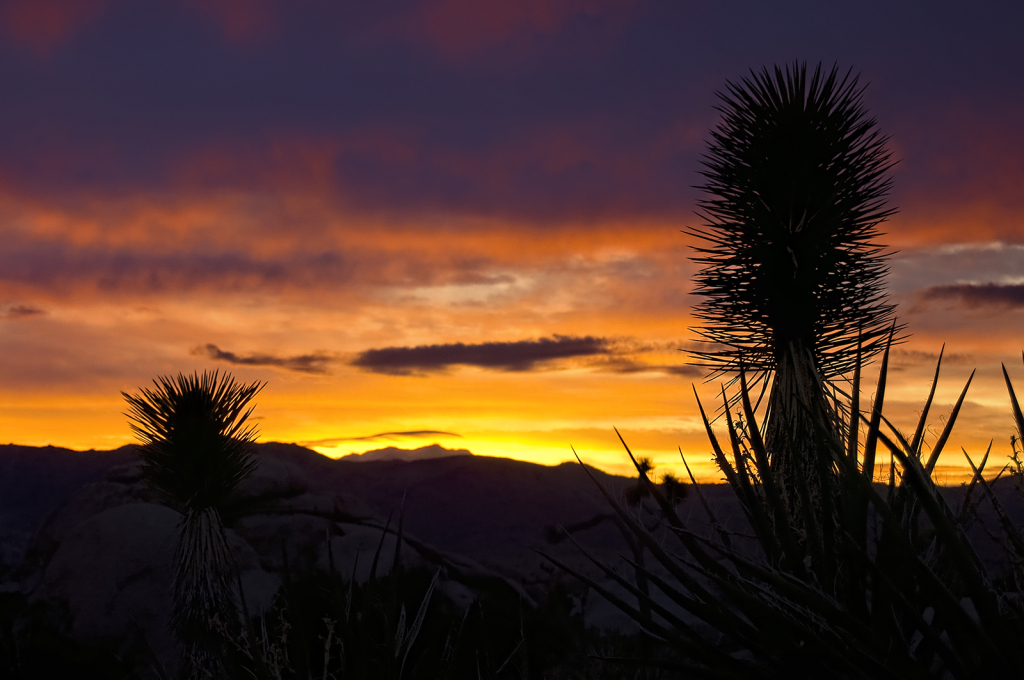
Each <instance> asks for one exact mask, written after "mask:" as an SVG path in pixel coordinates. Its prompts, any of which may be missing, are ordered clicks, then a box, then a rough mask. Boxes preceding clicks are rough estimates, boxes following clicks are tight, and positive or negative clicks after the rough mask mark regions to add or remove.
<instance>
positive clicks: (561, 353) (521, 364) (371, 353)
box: [352, 335, 612, 375]
mask: <svg viewBox="0 0 1024 680" xmlns="http://www.w3.org/2000/svg"><path fill="white" fill-rule="evenodd" d="M611 352H612V349H611V348H610V343H609V341H608V340H607V339H606V338H595V337H592V336H589V335H588V336H586V337H573V336H565V335H556V336H554V337H552V338H541V339H540V340H519V341H517V342H484V343H480V344H477V345H466V344H464V343H461V342H459V343H454V344H447V345H419V346H416V347H383V348H381V349H369V350H366V351H365V352H362V353H361V354H360V355H359V356H358V357H356V359H355V360H354V361H352V365H353V366H356V367H358V368H362V369H365V370H367V371H372V372H374V373H386V374H389V375H412V374H415V373H428V372H434V371H443V370H445V369H448V368H450V367H452V366H456V365H459V366H478V367H480V368H490V369H495V370H499V371H528V370H530V369H532V368H534V367H535V366H536V365H537V364H538V363H541V362H544V361H550V360H553V359H570V358H573V357H587V356H595V355H602V354H610V353H611Z"/></svg>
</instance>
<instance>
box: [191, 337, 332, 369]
mask: <svg viewBox="0 0 1024 680" xmlns="http://www.w3.org/2000/svg"><path fill="white" fill-rule="evenodd" d="M192 354H195V355H200V356H201V355H206V356H208V357H210V358H211V359H213V360H214V361H224V362H227V363H229V364H233V365H235V366H270V367H273V368H284V369H287V370H289V371H298V372H300V373H321V374H322V373H327V366H328V364H330V363H331V362H332V361H333V360H334V358H333V357H331V356H329V355H327V354H300V355H298V356H293V357H277V356H273V355H271V354H250V355H249V356H239V355H238V354H235V353H234V352H228V351H225V350H222V349H221V348H220V347H217V345H214V344H207V345H204V346H200V347H196V348H195V349H194V350H192Z"/></svg>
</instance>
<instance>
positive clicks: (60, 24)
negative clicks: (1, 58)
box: [0, 0, 109, 56]
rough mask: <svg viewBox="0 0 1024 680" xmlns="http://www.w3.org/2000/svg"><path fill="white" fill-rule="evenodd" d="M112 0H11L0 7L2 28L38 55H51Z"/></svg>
mask: <svg viewBox="0 0 1024 680" xmlns="http://www.w3.org/2000/svg"><path fill="white" fill-rule="evenodd" d="M108 4H109V0H9V1H8V2H6V3H4V5H3V6H2V7H0V19H2V25H3V30H4V32H5V33H7V34H8V35H9V36H10V37H11V38H12V39H13V40H14V41H15V42H17V43H18V44H20V45H22V46H23V47H26V48H28V49H29V50H31V51H33V52H35V53H36V54H37V55H39V56H46V55H47V54H50V52H52V51H53V50H54V48H56V47H57V46H58V45H60V44H61V43H63V42H64V41H66V40H68V39H69V38H71V37H72V36H74V35H75V34H76V33H77V32H78V31H80V30H81V29H82V28H83V27H84V26H86V25H87V24H88V23H89V22H90V21H92V20H93V19H95V18H97V17H98V16H99V15H100V14H102V13H103V11H104V10H105V9H106V8H107V6H108Z"/></svg>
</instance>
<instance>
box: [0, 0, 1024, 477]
mask: <svg viewBox="0 0 1024 680" xmlns="http://www.w3.org/2000/svg"><path fill="white" fill-rule="evenodd" d="M853 6H854V4H852V3H822V2H820V1H816V2H774V3H763V2H687V1H684V0H679V1H675V2H671V1H658V2H655V1H650V2H644V1H637V2H628V1H622V2H614V1H609V0H588V1H582V0H521V1H518V2H509V1H508V0H423V1H421V2H402V1H397V0H377V1H374V2H343V1H339V0H332V1H327V0H291V1H290V2H283V1H282V2H276V1H271V0H177V1H169V0H168V1H162V0H145V1H141V0H4V1H2V2H0V440H2V441H3V442H4V443H6V442H13V443H19V444H30V445H46V444H53V445H57V446H67V447H71V448H77V449H88V448H97V449H107V448H114V447H117V446H120V445H122V444H126V443H129V442H130V441H131V433H130V431H129V429H128V425H127V422H126V420H125V418H124V416H123V415H122V412H123V411H124V404H123V399H122V397H121V394H120V393H121V391H128V392H131V391H135V390H137V389H138V388H139V387H142V386H146V385H147V384H149V383H150V381H151V380H152V379H153V378H154V377H156V376H158V375H162V374H169V373H171V374H173V373H177V372H179V371H182V372H190V371H193V370H203V369H221V370H229V371H231V372H232V373H233V374H234V375H235V376H236V377H237V378H239V379H242V380H246V381H249V380H263V381H266V382H267V387H266V388H265V389H264V391H263V392H262V393H261V394H260V396H259V398H258V400H257V401H258V405H259V406H258V408H257V411H256V416H257V417H258V418H259V421H258V423H259V427H260V430H261V440H263V441H289V442H299V443H303V444H305V445H307V446H311V447H314V448H316V449H317V450H319V451H321V452H323V453H326V454H328V455H332V456H340V455H345V454H348V453H353V452H362V451H366V450H370V449H375V448H381V447H384V446H399V447H402V448H415V447H418V446H423V445H427V444H431V443H435V442H436V443H439V444H441V445H443V446H446V447H449V448H466V449H469V450H471V451H472V452H473V453H475V454H482V455H497V456H508V457H513V458H519V459H523V460H529V461H534V462H540V463H546V464H556V463H559V462H561V461H565V460H568V459H570V458H571V457H572V453H571V450H570V446H575V448H576V450H577V451H578V452H579V453H580V455H581V456H582V457H583V458H584V459H585V460H587V461H588V462H590V463H593V464H595V465H597V466H598V467H601V468H603V469H606V470H609V471H613V472H625V471H626V469H627V468H626V465H625V464H626V463H627V462H628V461H627V459H626V458H625V455H624V453H623V451H622V448H621V445H620V444H619V442H618V439H617V438H616V436H615V433H614V432H613V430H612V428H613V426H614V427H618V428H619V430H620V431H621V432H622V433H623V436H624V437H625V438H626V440H627V441H628V442H629V443H630V444H631V446H633V447H634V450H635V451H636V452H637V453H638V454H641V455H648V456H651V457H652V458H654V460H655V462H656V463H657V464H658V465H659V466H660V469H661V470H664V471H671V470H676V469H678V466H677V463H678V461H679V454H678V451H677V447H681V448H682V450H683V452H684V453H685V454H686V455H687V458H688V460H690V461H692V463H693V464H694V466H695V471H696V472H697V473H698V474H699V475H700V476H701V477H702V478H705V479H709V480H711V479H717V477H718V475H717V473H716V472H715V471H714V470H713V468H712V467H711V464H710V453H709V447H708V444H707V442H706V438H705V436H704V434H703V431H702V428H701V427H700V424H699V418H698V415H697V410H696V405H695V400H694V396H693V391H692V388H691V383H696V384H697V385H698V389H699V390H700V392H701V395H702V397H705V396H706V397H707V398H708V399H713V398H714V394H715V393H716V391H717V389H718V386H717V384H707V385H704V384H702V380H703V377H704V375H703V373H702V372H701V371H700V370H698V369H695V368H694V367H692V366H688V365H687V363H686V362H687V355H686V354H685V352H684V351H680V350H686V349H688V348H691V347H692V343H693V341H694V339H695V337H696V336H695V334H694V332H693V331H692V329H691V327H690V326H691V316H690V314H691V312H690V309H691V306H692V305H693V303H694V301H695V298H694V297H693V296H692V295H691V294H690V291H691V289H692V275H693V273H694V271H695V266H694V265H693V264H692V263H691V262H690V261H689V257H690V256H691V254H692V251H691V246H692V240H691V238H690V237H688V236H687V235H685V234H684V233H682V230H684V229H687V228H691V227H698V226H700V225H701V224H702V223H701V220H700V218H699V217H697V216H695V214H694V210H695V207H696V202H697V200H698V199H699V198H700V192H699V191H698V190H696V189H695V188H693V187H694V185H697V184H699V183H700V181H701V180H700V177H699V176H698V174H697V173H698V171H699V169H700V159H701V154H702V153H703V151H704V150H705V149H706V144H707V140H708V138H709V130H710V129H711V128H712V127H713V126H714V125H715V124H716V122H717V120H718V113H717V111H716V110H715V108H714V107H715V103H716V96H715V92H716V91H719V90H722V89H723V88H724V87H725V84H726V81H730V80H731V81H736V80H738V79H740V78H742V77H744V76H745V75H748V74H749V70H750V69H752V68H753V69H760V68H761V67H763V66H769V67H770V66H772V65H773V64H787V63H792V62H793V61H794V60H806V61H807V62H809V63H810V64H811V65H812V66H813V65H814V64H816V63H818V62H823V63H825V64H826V66H831V65H832V64H833V63H834V64H837V65H838V66H839V68H840V69H842V70H843V71H845V70H846V69H849V68H852V69H853V70H854V72H855V73H860V74H861V78H862V82H863V83H865V84H867V89H866V92H865V95H864V97H865V103H866V106H867V108H868V110H869V111H870V113H871V114H872V115H873V116H874V117H875V118H877V120H878V126H879V129H880V130H881V131H882V132H883V133H884V134H886V135H888V136H890V138H891V139H890V142H889V147H890V149H891V150H892V151H893V154H894V156H895V157H896V158H898V159H899V164H898V165H897V166H896V168H895V170H894V172H893V179H894V190H893V192H892V195H891V198H890V203H891V205H893V206H895V207H897V208H898V209H899V213H898V214H897V215H896V216H895V217H893V218H892V219H890V220H889V222H888V223H886V224H885V225H884V226H883V227H882V230H883V231H884V232H885V233H886V238H885V239H884V243H886V244H888V245H889V246H891V248H892V250H893V251H898V252H896V254H895V255H894V256H893V257H892V259H891V275H890V277H889V283H888V287H889V291H890V294H891V296H892V299H893V301H895V302H896V303H897V304H898V310H899V311H898V313H899V317H900V320H901V321H902V322H904V323H906V324H907V330H908V332H909V333H910V338H909V340H908V341H907V342H906V343H905V344H904V345H902V346H901V347H900V348H899V349H898V350H897V351H896V352H895V354H894V357H893V361H894V368H895V372H894V373H893V374H892V375H891V376H890V392H889V415H890V418H891V419H892V420H893V421H894V422H895V423H896V424H897V425H898V426H899V427H901V428H905V429H912V428H913V423H914V422H915V412H916V411H917V410H918V409H920V407H921V404H922V403H923V401H924V399H925V396H926V394H927V390H928V385H929V381H930V378H931V373H932V371H933V370H934V361H935V358H936V356H937V353H938V351H939V349H940V347H941V346H942V344H943V343H946V359H947V360H946V363H945V364H944V371H943V377H942V379H941V381H940V387H939V393H938V400H937V404H936V407H935V409H936V410H934V411H933V414H934V415H933V417H932V419H931V420H932V423H933V434H932V435H931V440H932V441H933V440H934V438H935V436H936V434H937V432H936V429H941V427H942V419H943V418H944V417H945V415H946V414H947V413H948V411H949V408H950V405H951V404H952V402H953V401H954V400H955V398H956V395H957V394H958V393H959V391H960V390H961V389H962V387H963V385H964V382H965V381H966V380H967V377H968V375H969V374H970V372H971V370H972V369H974V368H976V369H977V371H978V373H977V376H976V378H975V382H974V384H973V385H972V387H971V391H970V392H969V395H968V405H967V406H966V407H965V409H964V412H963V414H962V416H961V420H960V421H959V424H958V427H957V429H956V430H955V431H954V436H953V439H952V440H951V444H950V446H949V448H948V454H947V455H944V456H943V459H944V460H943V461H942V463H943V465H944V466H945V467H942V468H940V477H942V475H948V476H949V479H950V480H955V479H957V475H958V474H961V472H962V470H963V468H962V460H963V457H962V454H960V453H959V448H960V446H961V445H962V446H965V447H966V448H967V449H968V451H969V452H972V455H973V453H977V454H979V455H980V454H981V452H982V451H983V449H984V447H985V446H986V445H987V443H988V441H989V439H993V438H994V440H995V444H994V447H993V456H994V459H998V462H997V463H995V464H996V465H1001V463H1002V461H1003V460H1004V459H1005V456H1006V454H1007V453H1008V451H1009V438H1010V435H1011V433H1012V432H1013V421H1012V416H1011V412H1010V410H1009V405H1008V400H1007V397H1006V390H1005V387H1004V386H1003V383H1002V377H1001V374H1000V372H999V365H1000V362H1006V364H1007V366H1008V368H1009V370H1010V373H1011V376H1012V377H1013V378H1014V379H1015V380H1016V381H1017V384H1018V391H1019V392H1020V391H1024V364H1022V359H1021V350H1024V126H1022V121H1024V41H1022V40H1021V39H1020V35H1021V32H1022V30H1024V5H1022V4H1019V3H1006V2H1000V3H995V2H990V3H986V2H981V3H972V4H970V6H968V5H967V3H952V2H934V3H927V4H923V3H891V2H884V3H883V2H866V3H856V10H855V11H854V10H851V9H850V8H851V7H853ZM872 385H873V380H872ZM872 391H873V387H870V386H869V388H868V389H865V396H870V394H871V392H872Z"/></svg>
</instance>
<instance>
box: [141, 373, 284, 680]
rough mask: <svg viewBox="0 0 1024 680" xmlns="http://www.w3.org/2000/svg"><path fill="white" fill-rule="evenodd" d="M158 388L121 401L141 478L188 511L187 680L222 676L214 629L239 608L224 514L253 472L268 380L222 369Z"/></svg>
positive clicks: (163, 380) (179, 629) (180, 578)
mask: <svg viewBox="0 0 1024 680" xmlns="http://www.w3.org/2000/svg"><path fill="white" fill-rule="evenodd" d="M153 383H154V388H153V389H146V388H142V389H140V390H139V393H138V394H135V395H130V394H126V393H123V392H122V395H123V396H124V398H125V400H126V401H127V402H128V411H127V413H126V414H125V415H126V416H127V417H128V419H129V424H130V427H131V428H132V430H133V432H134V433H135V435H136V436H137V437H138V439H139V441H140V446H139V449H138V450H139V456H140V458H141V459H142V472H143V475H144V476H145V478H146V480H147V481H148V482H149V483H150V485H151V486H152V487H153V488H154V489H156V490H157V491H158V492H159V493H160V494H161V495H162V496H163V497H164V500H165V502H166V503H167V504H168V505H170V506H172V507H174V508H175V509H177V510H179V511H181V512H182V520H181V524H180V526H179V534H178V544H177V547H176V549H175V558H174V559H175V565H174V572H175V574H174V586H173V590H174V603H173V609H172V622H171V623H172V626H173V628H174V631H175V633H176V634H177V635H178V638H179V639H180V640H181V641H182V643H183V645H184V659H183V663H182V668H181V677H183V678H189V679H191V678H199V677H204V676H207V677H224V673H225V672H226V670H227V669H226V668H225V667H224V660H225V658H226V656H225V654H224V649H223V645H224V642H225V641H224V640H222V639H221V636H220V635H218V634H217V633H216V632H215V631H214V627H213V626H212V625H211V624H212V622H213V620H214V618H215V617H216V618H217V620H219V621H221V622H226V623H227V624H228V625H234V623H235V622H236V621H237V620H238V611H239V610H238V607H239V603H240V601H239V593H236V587H235V586H236V582H237V580H238V574H237V569H236V567H235V564H234V559H233V558H232V556H231V552H230V549H229V547H228V543H227V537H226V535H225V533H224V524H223V520H222V512H223V510H224V509H225V507H226V506H227V504H228V503H229V502H230V501H231V500H232V499H233V497H234V495H235V494H236V492H237V490H238V486H239V485H240V484H241V483H242V481H244V480H245V479H246V478H247V477H248V476H249V475H251V474H252V472H253V471H254V470H255V468H256V461H255V460H253V458H252V456H251V454H250V448H251V445H252V443H253V442H254V441H255V439H256V434H257V432H256V428H255V427H254V426H252V425H250V424H248V418H249V416H250V415H251V414H252V410H253V408H254V406H250V402H251V401H252V399H253V397H255V396H256V394H257V393H258V392H259V391H260V390H261V389H262V388H263V387H264V383H260V382H254V383H251V384H240V383H236V382H235V380H234V378H233V377H232V376H231V375H230V374H227V373H225V374H223V375H221V374H219V373H218V372H216V371H214V372H213V373H209V372H205V371H204V372H203V373H202V374H201V375H200V374H198V373H195V374H193V375H183V374H180V373H179V374H178V376H177V377H173V378H172V377H170V376H161V377H159V378H157V379H156V380H154V381H153ZM243 604H244V603H243Z"/></svg>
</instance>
